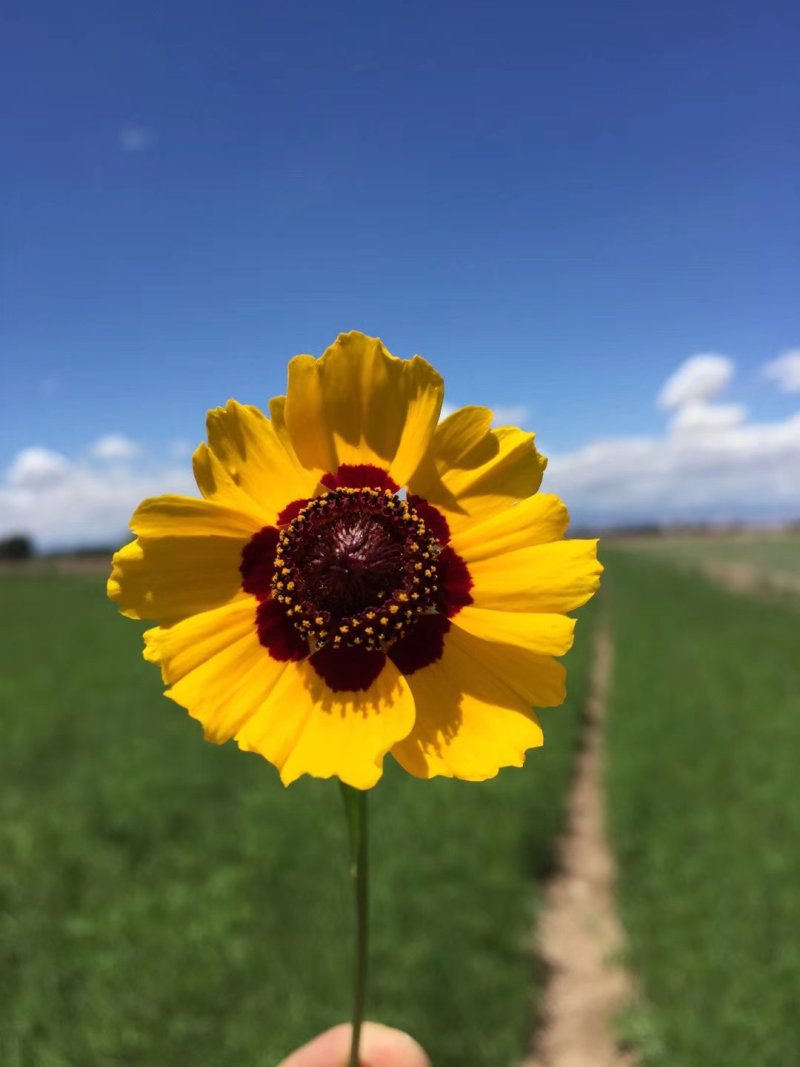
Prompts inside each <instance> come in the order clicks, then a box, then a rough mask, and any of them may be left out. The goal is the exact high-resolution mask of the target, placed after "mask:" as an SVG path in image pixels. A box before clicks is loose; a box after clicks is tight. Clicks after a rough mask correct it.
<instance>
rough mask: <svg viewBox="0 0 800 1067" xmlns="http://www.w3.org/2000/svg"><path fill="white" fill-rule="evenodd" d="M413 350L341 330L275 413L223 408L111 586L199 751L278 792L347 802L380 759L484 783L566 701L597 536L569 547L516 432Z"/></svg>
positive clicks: (300, 363) (155, 506)
mask: <svg viewBox="0 0 800 1067" xmlns="http://www.w3.org/2000/svg"><path fill="white" fill-rule="evenodd" d="M443 393H444V385H443V382H442V379H441V377H440V376H439V375H438V374H437V373H436V371H435V370H434V369H433V368H432V367H431V366H430V365H429V364H428V363H426V362H425V361H424V360H422V359H420V358H419V357H418V356H416V357H415V358H414V359H412V360H401V359H396V358H395V357H394V356H391V355H390V354H389V353H388V352H387V351H386V349H385V348H384V347H383V345H382V344H381V342H380V341H379V340H376V339H374V338H370V337H365V336H364V335H363V334H360V333H349V334H343V335H341V336H340V337H339V338H338V340H337V341H336V342H335V343H334V344H333V345H332V346H331V347H330V348H329V349H328V350H327V352H325V354H324V355H323V356H322V358H321V359H314V358H313V357H312V356H297V357H296V358H295V359H293V360H292V361H291V362H290V364H289V382H288V389H287V393H286V396H285V397H284V396H281V397H276V398H275V399H273V400H272V401H270V416H271V417H270V418H269V419H268V418H266V417H265V416H264V415H263V414H262V413H261V412H260V411H259V410H258V409H257V408H255V407H249V406H243V405H241V404H238V403H236V402H235V401H233V400H231V401H229V402H228V404H227V405H226V406H225V407H224V408H217V409H216V410H214V411H212V412H210V413H209V416H208V444H207V445H205V444H201V445H200V447H199V448H198V449H197V451H196V452H195V454H194V473H195V477H196V479H197V484H198V486H199V488H200V492H201V493H202V497H203V499H194V498H191V497H182V496H162V497H155V498H153V499H150V500H145V501H144V503H142V504H141V505H140V506H139V508H138V509H137V510H136V512H135V513H134V516H133V518H132V520H131V529H132V531H133V532H134V533H135V534H136V535H137V536H136V540H135V541H133V542H132V543H131V544H129V545H126V546H125V548H123V549H121V550H120V551H119V552H117V554H116V555H115V557H114V565H113V570H112V574H111V578H110V580H109V583H108V594H109V596H110V597H111V598H112V600H115V601H116V602H117V604H118V605H119V608H120V610H121V611H122V613H123V615H127V616H129V617H131V618H135V619H153V620H155V621H157V622H158V624H159V625H158V626H157V627H156V628H155V629H152V630H148V631H147V633H146V634H145V652H144V655H145V658H146V659H148V660H150V661H151V662H153V663H158V664H159V665H160V667H161V673H162V676H163V679H164V682H165V683H166V684H167V685H169V689H168V690H167V692H166V695H167V696H168V697H170V698H171V699H172V700H174V701H176V702H177V703H178V704H180V705H182V706H183V707H185V708H187V709H188V711H189V714H190V715H192V716H193V717H194V718H196V719H199V720H200V722H201V723H202V724H203V729H204V731H205V736H206V738H208V740H210V741H214V742H216V743H217V744H221V743H222V742H224V741H227V740H229V739H230V738H235V739H236V741H237V742H238V744H239V747H240V748H242V749H244V750H246V751H250V752H258V753H260V754H261V755H262V756H264V757H265V758H266V759H268V760H269V761H270V762H271V763H273V764H274V765H275V766H276V767H277V768H278V769H279V771H280V774H281V778H282V780H283V782H284V783H285V784H287V785H288V784H289V783H290V782H293V781H294V780H295V779H296V778H298V777H299V776H300V775H302V774H311V775H315V776H317V777H321V778H327V777H330V776H332V775H336V776H338V777H339V778H340V779H341V780H342V781H343V782H346V783H348V784H349V785H352V786H355V787H356V788H359V789H366V788H369V787H370V786H373V785H374V784H375V783H376V782H377V781H378V779H379V778H380V776H381V772H382V767H383V760H384V757H385V755H386V754H387V753H388V752H391V753H392V755H393V756H394V757H395V759H396V760H397V761H398V762H399V763H400V764H401V765H402V766H403V767H404V768H405V769H406V770H407V771H409V772H410V773H411V774H413V775H417V776H418V777H421V778H430V777H433V776H434V775H447V776H450V777H456V778H464V779H470V780H473V781H479V780H482V779H486V778H491V777H493V776H494V775H495V774H496V773H497V771H498V770H499V768H500V767H506V766H521V765H522V763H523V762H524V758H525V755H524V754H525V751H526V750H527V749H529V748H532V747H535V746H537V745H540V744H541V743H542V732H541V729H540V727H539V724H538V722H537V720H536V717H535V715H534V713H533V711H532V710H531V709H532V708H534V707H549V706H553V705H556V704H560V703H561V701H562V700H563V699H564V669H563V667H562V666H561V664H559V663H557V662H556V660H555V659H553V657H554V656H560V655H562V654H563V653H565V652H566V651H567V650H568V648H569V647H570V645H571V643H572V634H573V629H574V626H575V621H574V620H573V619H571V618H569V617H568V616H567V615H566V614H564V613H565V612H567V611H571V610H572V609H574V608H577V607H579V606H580V605H581V604H583V603H584V602H585V601H586V600H588V599H589V597H591V595H592V594H593V592H594V591H595V589H596V588H597V586H598V582H599V576H600V572H601V570H602V567H601V566H600V564H599V563H598V561H597V556H596V542H595V541H583V540H564V537H563V535H564V531H565V529H566V527H567V523H568V515H567V511H566V508H565V507H564V505H563V504H562V503H561V501H560V500H559V499H558V498H557V497H555V496H552V495H549V494H543V493H539V492H538V489H539V485H540V482H541V479H542V472H543V470H544V467H545V463H546V461H545V460H544V459H543V457H542V456H540V455H539V454H538V453H537V451H536V449H535V448H534V443H533V435H532V434H529V433H524V432H522V431H521V430H518V429H515V428H513V427H500V428H497V429H492V428H491V418H492V415H491V412H490V411H489V410H488V409H486V408H482V407H466V408H461V409H460V410H458V411H456V412H454V414H452V415H450V416H449V417H448V418H446V419H444V421H443V422H441V423H439V424H438V425H437V423H438V419H439V412H440V408H441V404H442V397H443Z"/></svg>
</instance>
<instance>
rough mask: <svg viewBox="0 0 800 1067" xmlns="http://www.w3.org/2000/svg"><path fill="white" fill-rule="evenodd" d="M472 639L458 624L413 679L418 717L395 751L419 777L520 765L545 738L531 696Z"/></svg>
mask: <svg viewBox="0 0 800 1067" xmlns="http://www.w3.org/2000/svg"><path fill="white" fill-rule="evenodd" d="M473 646H474V642H473V644H470V641H469V635H467V634H463V633H460V632H459V631H458V628H457V627H455V626H454V627H453V628H452V629H451V630H450V632H449V633H448V635H447V637H446V638H445V647H444V653H443V655H442V658H441V659H440V660H438V661H437V662H436V663H434V664H432V665H431V666H430V667H424V668H423V669H422V670H419V671H416V672H415V673H414V674H412V675H410V676H409V678H408V682H409V685H410V686H411V691H412V693H413V694H414V703H415V705H416V721H415V723H414V728H413V730H412V731H411V733H410V734H409V735H408V737H406V738H405V739H404V740H402V741H400V742H398V743H397V744H396V745H395V746H394V748H393V749H392V755H393V756H394V757H395V759H396V760H397V761H398V762H399V763H400V764H401V765H402V766H403V767H404V768H405V769H406V770H407V771H408V772H409V773H410V774H413V775H415V776H416V777H418V778H433V777H435V776H437V775H444V776H445V777H448V778H463V779H466V780H468V781H483V780H484V779H486V778H493V777H494V776H495V775H496V774H497V772H498V771H499V770H500V768H501V767H521V766H522V764H523V763H524V762H525V752H526V750H527V749H529V748H535V747H537V746H539V745H541V744H542V742H543V736H542V731H541V728H540V726H539V724H538V722H537V721H536V717H535V715H534V714H533V712H532V711H531V710H530V705H529V703H528V702H527V701H526V700H524V699H523V698H522V697H521V696H520V695H519V694H518V693H517V692H516V690H515V689H514V688H513V687H512V686H511V685H509V684H507V682H506V681H504V680H503V679H502V678H501V677H499V676H498V675H497V674H495V673H494V671H493V670H492V669H490V667H488V666H487V664H486V661H485V660H484V659H476V658H474V647H473ZM528 655H529V656H530V654H528Z"/></svg>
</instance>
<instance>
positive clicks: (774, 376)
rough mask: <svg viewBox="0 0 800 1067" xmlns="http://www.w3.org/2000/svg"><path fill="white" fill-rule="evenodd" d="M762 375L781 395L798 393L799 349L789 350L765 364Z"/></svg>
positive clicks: (799, 379)
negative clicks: (773, 384) (773, 383)
mask: <svg viewBox="0 0 800 1067" xmlns="http://www.w3.org/2000/svg"><path fill="white" fill-rule="evenodd" d="M763 373H764V377H765V378H769V379H770V381H773V382H775V383H776V384H777V386H778V388H779V389H780V391H781V392H782V393H800V348H790V349H789V350H788V351H787V352H784V353H782V355H780V356H778V358H777V359H773V360H772V361H771V362H769V363H767V364H766V366H765V367H764V368H763Z"/></svg>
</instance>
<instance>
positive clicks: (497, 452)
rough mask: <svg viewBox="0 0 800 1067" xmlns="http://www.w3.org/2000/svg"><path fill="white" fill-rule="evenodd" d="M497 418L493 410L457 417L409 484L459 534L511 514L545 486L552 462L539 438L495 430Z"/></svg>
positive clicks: (443, 430) (466, 412) (465, 410)
mask: <svg viewBox="0 0 800 1067" xmlns="http://www.w3.org/2000/svg"><path fill="white" fill-rule="evenodd" d="M491 417H492V413H491V411H489V409H488V408H479V407H468V408H460V409H459V410H458V411H455V412H453V414H452V415H450V416H449V418H447V419H445V420H444V422H443V423H442V424H441V426H439V427H438V429H437V431H436V434H435V435H434V439H433V441H432V443H431V447H430V450H429V452H428V454H427V455H426V457H425V459H424V461H423V463H422V464H421V465H420V467H419V469H418V471H417V473H416V474H415V475H414V477H413V478H412V479H411V482H410V483H409V488H410V490H411V492H412V493H416V494H418V495H419V496H422V497H424V498H425V499H426V500H428V501H430V503H431V504H435V505H436V506H437V507H439V508H441V509H442V510H443V511H444V512H445V514H446V516H447V520H448V522H449V523H450V527H451V529H452V530H453V531H457V530H459V529H461V528H462V527H464V526H465V525H467V524H471V523H474V522H475V521H476V520H479V519H483V518H487V517H489V516H490V515H492V514H494V513H495V512H497V511H499V510H505V509H506V508H508V507H509V506H510V505H511V504H513V503H514V502H515V501H517V500H522V499H524V498H526V497H529V496H531V495H532V494H533V493H535V492H536V490H537V489H538V488H539V486H540V484H541V481H542V473H543V471H544V468H545V466H546V463H547V461H546V460H545V459H544V457H543V456H541V455H540V454H539V453H538V452H537V451H536V448H535V447H534V443H533V442H534V435H533V434H532V433H525V432H524V431H522V430H518V429H516V428H515V427H513V426H500V427H497V428H496V429H491V428H490V423H491Z"/></svg>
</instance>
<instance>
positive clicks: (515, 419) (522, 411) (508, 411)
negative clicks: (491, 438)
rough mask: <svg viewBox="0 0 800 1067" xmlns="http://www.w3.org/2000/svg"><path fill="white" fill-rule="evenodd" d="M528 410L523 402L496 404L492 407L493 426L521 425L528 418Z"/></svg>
mask: <svg viewBox="0 0 800 1067" xmlns="http://www.w3.org/2000/svg"><path fill="white" fill-rule="evenodd" d="M530 414H531V413H530V411H529V409H528V408H526V407H525V405H524V404H508V405H503V404H498V406H497V407H496V408H494V419H493V420H492V422H493V425H494V426H522V425H524V424H525V423H526V422H527V421H528V420H529V419H530Z"/></svg>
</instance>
